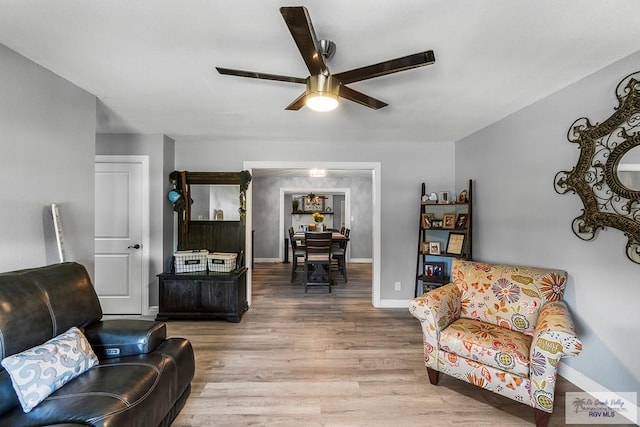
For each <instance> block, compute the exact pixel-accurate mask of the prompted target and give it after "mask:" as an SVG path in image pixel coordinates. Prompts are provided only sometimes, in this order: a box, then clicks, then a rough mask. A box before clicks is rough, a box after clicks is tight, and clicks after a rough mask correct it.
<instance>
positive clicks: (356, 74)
mask: <svg viewBox="0 0 640 427" xmlns="http://www.w3.org/2000/svg"><path fill="white" fill-rule="evenodd" d="M434 62H436V57H435V55H434V54H433V51H432V50H427V51H425V52H420V53H414V54H413V55H408V56H403V57H402V58H396V59H392V60H389V61H384V62H380V63H379V64H374V65H369V66H367V67H362V68H356V69H353V70H349V71H345V72H342V73H338V74H334V75H333V76H334V77H337V78H338V79H340V81H341V82H342V83H343V84H348V83H353V82H359V81H362V80H367V79H372V78H374V77H380V76H384V75H386V74H392V73H397V72H399V71H405V70H410V69H412V68H416V67H422V66H424V65H430V64H433V63H434Z"/></svg>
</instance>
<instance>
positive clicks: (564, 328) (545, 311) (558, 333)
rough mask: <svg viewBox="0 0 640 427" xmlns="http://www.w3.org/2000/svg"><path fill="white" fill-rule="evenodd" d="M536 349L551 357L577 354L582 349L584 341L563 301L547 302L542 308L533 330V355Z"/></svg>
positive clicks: (557, 357)
mask: <svg viewBox="0 0 640 427" xmlns="http://www.w3.org/2000/svg"><path fill="white" fill-rule="evenodd" d="M536 350H537V351H541V352H543V353H545V354H546V355H547V356H548V357H549V358H551V359H559V358H561V357H564V356H577V355H578V354H580V351H582V342H581V341H580V339H579V338H578V336H577V335H576V332H575V327H574V326H573V320H572V319H571V315H570V314H569V310H568V308H567V305H566V304H565V303H564V302H563V301H553V302H550V303H547V304H545V305H544V306H543V307H542V310H540V316H539V317H538V323H537V325H536V328H535V330H534V331H533V340H532V342H531V356H533V355H534V352H535V351H536Z"/></svg>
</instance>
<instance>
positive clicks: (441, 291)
mask: <svg viewBox="0 0 640 427" xmlns="http://www.w3.org/2000/svg"><path fill="white" fill-rule="evenodd" d="M460 298H461V293H460V290H459V289H458V287H457V286H456V285H454V284H453V283H449V284H447V285H444V286H441V287H439V288H436V289H434V290H432V291H431V292H429V293H426V294H424V295H422V296H419V297H417V298H414V299H413V301H411V304H410V305H409V312H410V313H411V314H412V315H413V317H415V318H416V319H418V320H419V321H420V323H421V324H422V329H423V331H424V332H425V334H426V333H428V332H429V335H433V334H434V333H435V336H434V337H435V338H438V336H439V334H440V331H442V330H443V329H444V328H446V327H447V326H449V325H450V324H451V323H452V322H453V321H454V320H456V319H458V318H460ZM425 327H428V330H427V329H425Z"/></svg>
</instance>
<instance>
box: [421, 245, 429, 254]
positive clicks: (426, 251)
mask: <svg viewBox="0 0 640 427" xmlns="http://www.w3.org/2000/svg"><path fill="white" fill-rule="evenodd" d="M420 252H422V254H423V255H429V242H422V247H421V248H420Z"/></svg>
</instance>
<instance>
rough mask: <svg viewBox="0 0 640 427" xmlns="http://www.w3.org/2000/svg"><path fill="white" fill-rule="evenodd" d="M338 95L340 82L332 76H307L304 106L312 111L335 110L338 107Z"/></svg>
mask: <svg viewBox="0 0 640 427" xmlns="http://www.w3.org/2000/svg"><path fill="white" fill-rule="evenodd" d="M339 93H340V82H339V81H338V80H337V79H335V78H333V77H332V76H325V75H324V74H318V75H316V76H309V77H308V78H307V96H306V100H305V104H306V105H307V107H309V108H311V109H312V110H314V111H321V112H325V111H331V110H335V109H336V108H337V107H338V94H339Z"/></svg>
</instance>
